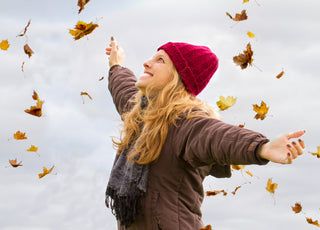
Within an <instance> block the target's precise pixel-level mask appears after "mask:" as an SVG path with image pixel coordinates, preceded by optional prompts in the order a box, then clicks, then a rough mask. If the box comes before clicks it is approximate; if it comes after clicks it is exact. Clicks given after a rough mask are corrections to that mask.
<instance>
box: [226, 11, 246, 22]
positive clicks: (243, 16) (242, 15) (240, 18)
mask: <svg viewBox="0 0 320 230" xmlns="http://www.w3.org/2000/svg"><path fill="white" fill-rule="evenodd" d="M226 14H227V15H228V16H229V18H230V19H232V20H233V21H237V22H239V21H243V20H247V19H248V16H247V13H246V10H242V11H241V13H240V14H236V15H235V17H234V18H233V17H232V16H231V15H230V14H229V13H228V12H226Z"/></svg>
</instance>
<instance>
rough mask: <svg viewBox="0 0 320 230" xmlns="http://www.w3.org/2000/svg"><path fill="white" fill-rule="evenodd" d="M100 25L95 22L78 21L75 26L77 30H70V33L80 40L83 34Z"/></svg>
mask: <svg viewBox="0 0 320 230" xmlns="http://www.w3.org/2000/svg"><path fill="white" fill-rule="evenodd" d="M98 26H99V25H98V24H93V23H92V22H90V23H89V24H87V23H85V22H83V21H78V23H77V25H75V27H74V29H75V30H69V33H70V34H71V35H72V36H73V38H74V40H79V39H80V38H82V37H83V36H85V35H88V34H90V33H91V32H92V31H93V30H94V29H95V28H97V27H98Z"/></svg>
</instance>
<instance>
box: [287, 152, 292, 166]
mask: <svg viewBox="0 0 320 230" xmlns="http://www.w3.org/2000/svg"><path fill="white" fill-rule="evenodd" d="M286 163H287V164H292V155H291V154H290V153H288V154H287V159H286Z"/></svg>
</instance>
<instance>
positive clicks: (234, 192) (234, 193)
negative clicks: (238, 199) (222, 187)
mask: <svg viewBox="0 0 320 230" xmlns="http://www.w3.org/2000/svg"><path fill="white" fill-rule="evenodd" d="M239 188H241V185H239V186H237V187H236V188H235V189H234V191H233V192H231V193H232V194H233V195H236V191H237V190H238V189H239Z"/></svg>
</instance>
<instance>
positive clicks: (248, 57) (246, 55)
mask: <svg viewBox="0 0 320 230" xmlns="http://www.w3.org/2000/svg"><path fill="white" fill-rule="evenodd" d="M252 56H253V51H252V49H251V44H250V43H248V44H247V50H244V51H243V54H239V55H238V56H234V57H233V62H234V63H235V64H236V65H239V66H240V67H241V69H245V68H247V66H248V65H251V64H252V61H253V58H252Z"/></svg>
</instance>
